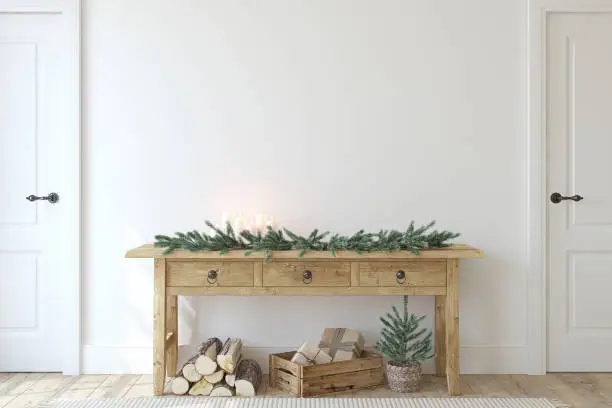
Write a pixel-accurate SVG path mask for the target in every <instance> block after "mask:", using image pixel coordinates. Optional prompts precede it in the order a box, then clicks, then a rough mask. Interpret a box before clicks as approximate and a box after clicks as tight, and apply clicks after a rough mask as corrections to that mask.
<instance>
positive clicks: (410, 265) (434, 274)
mask: <svg viewBox="0 0 612 408" xmlns="http://www.w3.org/2000/svg"><path fill="white" fill-rule="evenodd" d="M400 271H403V275H404V276H405V278H404V279H398V277H397V273H398V272H400ZM359 286H395V287H402V286H446V262H445V261H409V262H360V263H359Z"/></svg>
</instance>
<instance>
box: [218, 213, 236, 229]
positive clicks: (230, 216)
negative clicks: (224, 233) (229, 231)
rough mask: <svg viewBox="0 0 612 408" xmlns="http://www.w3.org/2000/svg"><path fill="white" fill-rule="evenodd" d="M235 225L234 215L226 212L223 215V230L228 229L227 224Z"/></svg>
mask: <svg viewBox="0 0 612 408" xmlns="http://www.w3.org/2000/svg"><path fill="white" fill-rule="evenodd" d="M228 222H229V223H230V224H233V223H234V215H233V214H232V213H231V212H227V211H225V212H224V213H223V215H221V228H223V229H225V227H227V223H228Z"/></svg>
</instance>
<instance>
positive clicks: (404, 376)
mask: <svg viewBox="0 0 612 408" xmlns="http://www.w3.org/2000/svg"><path fill="white" fill-rule="evenodd" d="M387 382H388V383H389V388H391V390H392V391H395V392H415V391H418V390H419V388H420V387H421V365H420V364H410V365H407V366H401V365H395V364H393V363H392V362H391V361H389V362H387Z"/></svg>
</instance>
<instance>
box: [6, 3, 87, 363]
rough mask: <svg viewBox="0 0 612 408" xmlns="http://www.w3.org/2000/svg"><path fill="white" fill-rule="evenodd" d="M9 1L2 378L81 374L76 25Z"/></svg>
mask: <svg viewBox="0 0 612 408" xmlns="http://www.w3.org/2000/svg"><path fill="white" fill-rule="evenodd" d="M6 3H7V2H6V1H1V2H0V371H74V370H73V369H67V362H70V361H72V357H71V353H73V352H71V351H70V350H67V349H66V347H65V346H66V345H69V346H70V347H74V335H73V334H74V333H73V331H74V320H73V317H74V316H75V311H74V310H72V308H74V302H73V300H74V296H75V295H77V302H78V292H77V291H76V290H75V282H74V281H72V280H71V277H70V276H71V273H73V272H74V271H75V270H77V271H78V264H77V263H75V262H78V254H75V253H74V251H75V248H78V242H77V241H78V232H77V230H76V228H77V227H78V223H77V221H75V215H76V216H77V217H78V208H75V206H74V203H76V202H78V191H79V189H78V185H75V180H76V182H77V183H78V170H77V171H76V174H75V167H74V163H75V158H76V159H77V161H78V150H77V149H78V145H75V141H76V140H77V139H76V138H75V135H77V137H78V93H77V92H78V91H77V92H75V83H76V82H75V74H76V75H78V72H75V67H78V63H75V60H74V58H75V52H74V50H75V48H74V46H75V44H74V43H73V42H74V41H73V39H74V33H71V32H70V30H73V29H74V27H75V26H74V24H72V23H70V24H68V23H67V16H66V14H65V13H63V12H62V11H61V10H59V9H58V10H36V8H31V9H14V8H13V9H11V8H10V7H8V8H3V5H5V4H6ZM9 3H10V2H9ZM13 3H16V2H13ZM17 3H18V2H17ZM50 3H52V2H50ZM31 4H33V2H30V4H29V6H30V7H31ZM12 5H14V4H12ZM12 5H9V6H12ZM17 5H18V4H17ZM5 7H6V6H5ZM77 55H78V54H77ZM76 79H77V80H78V78H76ZM75 176H76V177H75ZM52 192H55V193H58V194H59V201H58V202H57V203H55V204H52V203H50V202H49V201H44V200H41V201H35V202H30V201H28V200H26V196H29V195H31V194H33V195H38V196H47V195H48V194H49V193H52ZM75 244H76V245H75ZM75 255H76V256H75ZM75 268H76V269H75ZM77 285H78V282H77ZM77 287H78V286H77ZM77 304H78V303H77ZM77 315H78V312H77ZM76 355H77V356H78V351H76ZM68 364H70V363H68Z"/></svg>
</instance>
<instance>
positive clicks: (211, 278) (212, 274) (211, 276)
mask: <svg viewBox="0 0 612 408" xmlns="http://www.w3.org/2000/svg"><path fill="white" fill-rule="evenodd" d="M206 280H207V281H208V283H210V284H211V285H212V284H213V283H217V271H215V270H214V269H211V270H210V271H208V276H207V277H206Z"/></svg>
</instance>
